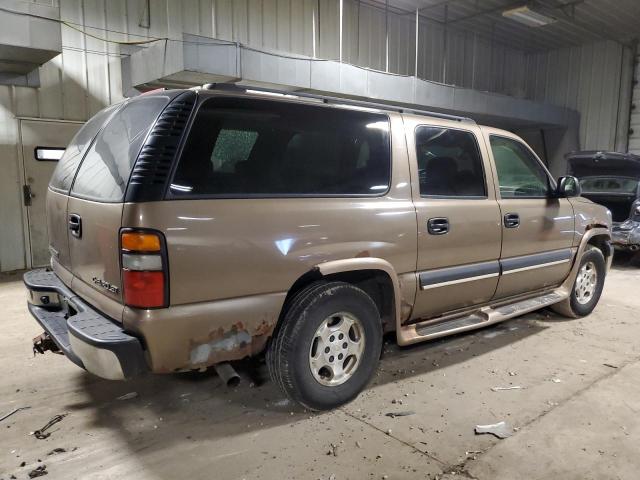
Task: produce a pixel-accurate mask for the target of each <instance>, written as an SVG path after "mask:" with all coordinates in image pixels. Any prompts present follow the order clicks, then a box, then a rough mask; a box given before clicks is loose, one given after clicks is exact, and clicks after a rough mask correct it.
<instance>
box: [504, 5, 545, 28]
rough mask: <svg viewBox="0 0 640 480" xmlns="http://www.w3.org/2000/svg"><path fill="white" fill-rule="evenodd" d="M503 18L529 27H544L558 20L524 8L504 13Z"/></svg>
mask: <svg viewBox="0 0 640 480" xmlns="http://www.w3.org/2000/svg"><path fill="white" fill-rule="evenodd" d="M502 16H503V17H505V18H510V19H511V20H514V21H516V22H518V23H522V24H524V25H526V26H528V27H544V26H545V25H549V24H550V23H554V22H556V19H555V18H553V17H549V16H547V15H543V14H542V13H538V12H534V11H533V10H531V9H530V8H529V7H527V6H526V5H525V6H522V7H518V8H512V9H510V10H505V11H504V12H502Z"/></svg>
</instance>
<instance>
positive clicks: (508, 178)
mask: <svg viewBox="0 0 640 480" xmlns="http://www.w3.org/2000/svg"><path fill="white" fill-rule="evenodd" d="M490 141H491V151H492V152H493V158H494V160H495V162H496V170H497V171H498V183H499V184H500V196H501V197H502V198H518V197H529V198H543V197H548V196H549V194H550V193H551V184H550V182H549V176H548V175H547V172H546V171H545V169H544V168H543V166H542V165H541V164H540V162H539V161H538V159H537V158H536V157H535V156H534V155H533V154H532V153H531V151H530V150H529V149H528V148H527V147H526V146H524V145H523V144H522V143H521V142H519V141H517V140H513V139H511V138H506V137H499V136H496V135H492V136H491V138H490Z"/></svg>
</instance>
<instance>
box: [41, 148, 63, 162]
mask: <svg viewBox="0 0 640 480" xmlns="http://www.w3.org/2000/svg"><path fill="white" fill-rule="evenodd" d="M64 150H65V149H64V148H59V147H36V149H35V157H36V160H41V161H45V162H56V161H58V160H60V159H61V158H62V155H63V154H64Z"/></svg>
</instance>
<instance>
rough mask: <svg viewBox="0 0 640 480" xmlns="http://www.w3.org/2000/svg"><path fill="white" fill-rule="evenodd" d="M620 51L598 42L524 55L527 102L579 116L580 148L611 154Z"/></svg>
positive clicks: (613, 140)
mask: <svg viewBox="0 0 640 480" xmlns="http://www.w3.org/2000/svg"><path fill="white" fill-rule="evenodd" d="M624 57H625V55H624V49H623V47H622V45H620V44H618V43H615V42H612V41H603V42H598V43H593V44H590V45H584V46H580V47H573V48H564V49H561V50H554V51H551V52H548V53H540V54H533V55H528V56H527V59H526V62H527V75H526V96H527V98H529V99H532V100H536V101H540V102H547V103H552V104H554V105H559V106H563V107H568V108H572V109H574V110H577V111H578V112H580V147H581V148H582V149H585V150H615V147H616V128H617V125H618V111H619V105H618V101H619V98H620V91H621V84H623V83H624V82H621V72H622V71H623V70H624V69H623V58H624Z"/></svg>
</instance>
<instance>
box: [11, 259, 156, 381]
mask: <svg viewBox="0 0 640 480" xmlns="http://www.w3.org/2000/svg"><path fill="white" fill-rule="evenodd" d="M23 279H24V284H25V286H26V287H27V290H28V291H29V296H28V302H29V305H28V306H29V311H30V312H31V314H32V315H33V316H34V318H35V319H36V320H37V321H38V323H39V324H40V325H41V326H42V327H43V328H44V330H45V332H46V333H47V334H48V335H49V336H50V337H51V339H52V340H53V342H54V343H55V344H56V346H57V347H58V348H59V349H60V351H62V353H64V354H65V355H66V356H67V358H68V359H69V360H71V361H72V362H73V363H75V364H76V365H78V366H79V367H81V368H84V369H85V370H87V371H89V372H91V373H93V374H95V375H97V376H99V377H102V378H106V379H110V380H123V379H128V378H132V377H135V376H137V375H140V374H142V373H144V372H146V371H148V369H149V368H148V366H147V362H146V360H145V355H144V350H143V348H142V344H141V342H140V340H139V339H138V338H136V337H134V336H132V335H129V334H128V333H126V332H125V331H124V330H123V329H122V327H121V326H120V325H118V324H117V323H115V322H114V321H112V320H111V319H109V318H107V317H106V316H104V315H102V314H101V313H99V312H97V311H95V310H94V309H93V308H92V307H91V306H90V305H88V304H87V303H86V302H84V301H83V300H82V299H81V298H80V297H78V296H77V295H75V294H74V293H73V292H72V291H71V290H70V289H69V288H67V286H66V285H64V284H63V283H62V282H61V281H60V279H59V278H58V277H57V276H56V274H55V273H53V272H50V271H47V270H45V269H39V270H32V271H30V272H27V273H25V275H24V278H23Z"/></svg>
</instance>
